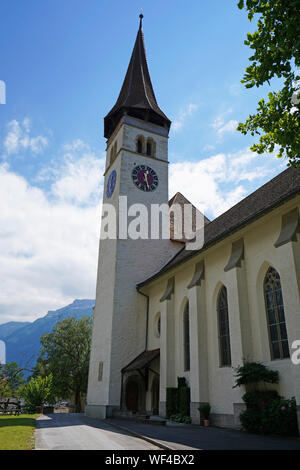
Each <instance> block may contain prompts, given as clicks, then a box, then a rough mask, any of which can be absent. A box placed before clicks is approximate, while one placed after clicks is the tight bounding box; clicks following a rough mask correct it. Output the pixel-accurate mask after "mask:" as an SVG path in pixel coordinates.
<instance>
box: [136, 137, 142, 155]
mask: <svg viewBox="0 0 300 470" xmlns="http://www.w3.org/2000/svg"><path fill="white" fill-rule="evenodd" d="M136 151H137V153H143V142H142V139H138V140H137V143H136Z"/></svg>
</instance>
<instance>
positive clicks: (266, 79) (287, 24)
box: [237, 0, 300, 167]
mask: <svg viewBox="0 0 300 470" xmlns="http://www.w3.org/2000/svg"><path fill="white" fill-rule="evenodd" d="M238 7H239V8H240V9H243V8H245V9H246V10H247V11H248V19H249V21H252V19H253V18H254V17H255V15H258V16H259V18H258V22H257V30H256V31H255V32H254V33H253V34H251V33H248V34H247V40H245V41H244V43H245V44H246V45H247V46H249V47H250V49H252V50H253V55H251V57H249V61H250V62H251V65H249V66H248V67H247V68H246V71H245V74H244V77H243V80H242V81H241V82H242V83H245V86H246V88H252V87H253V86H256V87H259V86H261V85H264V84H266V83H268V84H269V85H270V80H271V79H272V78H274V77H278V78H280V79H282V80H283V86H282V89H281V90H279V91H272V92H270V93H269V94H268V101H265V99H261V100H260V101H259V102H258V107H257V110H256V111H257V112H256V114H250V116H249V118H248V119H247V120H246V122H245V123H240V124H239V125H238V128H237V129H238V130H239V131H240V132H242V133H243V134H247V133H249V132H250V134H251V135H252V136H255V135H260V137H259V141H258V143H255V144H253V145H252V146H251V150H252V151H254V152H257V153H259V154H262V153H264V152H269V153H272V152H273V151H274V150H275V151H276V152H278V153H277V156H278V157H286V158H287V159H288V166H294V167H297V166H298V165H299V164H300V72H299V67H300V0H240V1H239V3H238Z"/></svg>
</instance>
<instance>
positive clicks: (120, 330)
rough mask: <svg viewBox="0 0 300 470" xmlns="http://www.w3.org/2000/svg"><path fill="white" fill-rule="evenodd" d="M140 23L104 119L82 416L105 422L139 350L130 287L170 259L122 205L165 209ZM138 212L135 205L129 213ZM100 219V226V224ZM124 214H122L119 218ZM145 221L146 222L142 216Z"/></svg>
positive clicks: (162, 141)
mask: <svg viewBox="0 0 300 470" xmlns="http://www.w3.org/2000/svg"><path fill="white" fill-rule="evenodd" d="M142 18H143V15H140V26H139V30H138V33H137V37H136V41H135V45H134V48H133V52H132V55H131V59H130V63H129V66H128V69H127V73H126V76H125V79H124V82H123V85H122V88H121V91H120V94H119V97H118V99H117V102H116V104H115V105H114V106H113V108H112V109H111V111H110V112H109V113H108V114H107V115H106V117H105V118H104V137H105V138H106V139H107V149H106V169H105V173H104V193H103V203H104V207H105V204H110V205H112V206H113V208H114V210H115V212H116V214H117V236H116V237H114V238H105V239H103V238H102V239H101V240H100V247H99V260H98V274H97V288H96V304H95V310H94V320H93V334H92V348H91V358H90V368H89V381H88V395H87V407H86V414H87V415H88V416H92V417H99V418H106V417H109V416H111V415H112V411H113V410H114V409H118V408H119V407H120V396H121V370H122V368H123V367H124V366H126V365H127V364H128V363H129V362H130V361H132V360H133V359H135V357H137V356H138V355H139V354H140V353H142V352H143V351H144V350H145V347H146V346H145V344H146V321H147V319H146V315H147V314H146V312H147V301H146V299H145V297H144V296H143V295H141V294H140V293H139V292H138V291H137V289H136V285H137V283H138V282H141V281H142V280H144V279H145V278H147V277H149V276H150V275H151V274H153V273H154V272H155V271H157V270H158V269H159V268H160V267H161V266H162V265H163V264H165V263H166V261H167V260H168V259H169V258H170V257H171V256H172V255H174V254H175V250H176V251H177V250H178V247H175V246H174V244H173V243H172V242H171V241H170V240H169V239H162V238H159V239H151V238H150V234H151V229H150V226H149V227H148V234H149V237H147V238H145V237H144V236H143V235H142V232H143V229H142V228H141V236H140V237H134V238H132V237H130V236H128V230H127V227H125V229H124V227H122V230H121V227H120V217H119V216H120V211H121V206H122V211H123V213H124V204H125V206H126V212H127V213H128V223H130V220H131V219H132V215H133V212H131V211H132V210H133V207H134V206H133V205H136V204H139V205H143V207H145V208H146V209H147V211H149V214H150V212H151V206H152V204H162V203H165V204H167V203H168V134H169V129H170V125H171V122H170V120H169V119H168V118H167V116H166V115H165V114H164V113H163V112H162V110H161V109H160V108H159V106H158V104H157V101H156V98H155V94H154V91H153V87H152V83H151V79H150V74H149V70H148V65H147V59H146V52H145V45H144V37H143V31H142ZM135 207H137V206H135ZM104 215H105V214H104V213H103V214H102V224H103V223H104ZM123 215H124V214H123ZM149 220H150V216H149Z"/></svg>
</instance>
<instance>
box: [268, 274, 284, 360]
mask: <svg viewBox="0 0 300 470" xmlns="http://www.w3.org/2000/svg"><path fill="white" fill-rule="evenodd" d="M264 294H265V303H266V313H267V322H268V329H269V339H270V348H271V356H272V359H284V358H286V357H290V352H289V343H288V337H287V331H286V324H285V315H284V305H283V298H282V291H281V282H280V276H279V274H278V272H277V271H276V269H274V268H269V269H268V272H267V274H266V277H265V281H264Z"/></svg>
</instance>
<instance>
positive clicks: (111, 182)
mask: <svg viewBox="0 0 300 470" xmlns="http://www.w3.org/2000/svg"><path fill="white" fill-rule="evenodd" d="M116 180H117V172H116V170H113V171H112V172H111V174H110V175H109V177H108V180H107V185H106V197H111V195H112V193H113V192H114V189H115V186H116Z"/></svg>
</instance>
